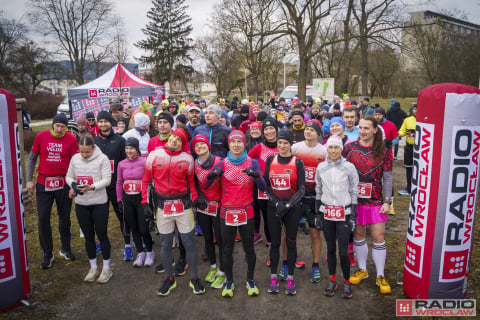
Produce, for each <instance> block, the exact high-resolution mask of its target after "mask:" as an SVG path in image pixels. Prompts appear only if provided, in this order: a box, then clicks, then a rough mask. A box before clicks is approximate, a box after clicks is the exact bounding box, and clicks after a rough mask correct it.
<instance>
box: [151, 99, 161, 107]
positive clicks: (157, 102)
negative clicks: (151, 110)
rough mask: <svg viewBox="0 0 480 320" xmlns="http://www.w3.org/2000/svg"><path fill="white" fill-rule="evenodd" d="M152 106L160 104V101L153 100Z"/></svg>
mask: <svg viewBox="0 0 480 320" xmlns="http://www.w3.org/2000/svg"><path fill="white" fill-rule="evenodd" d="M152 104H153V105H154V106H156V105H157V104H160V101H158V100H153V103H152Z"/></svg>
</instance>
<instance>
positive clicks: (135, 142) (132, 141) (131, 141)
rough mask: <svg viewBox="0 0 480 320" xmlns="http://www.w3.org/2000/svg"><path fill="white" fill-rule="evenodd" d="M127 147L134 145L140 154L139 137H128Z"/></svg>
mask: <svg viewBox="0 0 480 320" xmlns="http://www.w3.org/2000/svg"><path fill="white" fill-rule="evenodd" d="M125 147H134V148H135V149H137V153H138V155H140V154H141V153H140V142H139V141H138V139H137V138H134V137H130V138H128V139H127V141H125Z"/></svg>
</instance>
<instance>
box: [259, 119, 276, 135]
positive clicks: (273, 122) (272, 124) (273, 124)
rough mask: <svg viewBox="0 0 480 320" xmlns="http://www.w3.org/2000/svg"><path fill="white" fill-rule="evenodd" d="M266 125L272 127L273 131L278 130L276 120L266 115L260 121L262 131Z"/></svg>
mask: <svg viewBox="0 0 480 320" xmlns="http://www.w3.org/2000/svg"><path fill="white" fill-rule="evenodd" d="M266 127H274V128H275V131H276V132H278V124H277V121H276V120H275V119H274V118H272V117H266V118H265V120H263V122H262V131H265V128H266Z"/></svg>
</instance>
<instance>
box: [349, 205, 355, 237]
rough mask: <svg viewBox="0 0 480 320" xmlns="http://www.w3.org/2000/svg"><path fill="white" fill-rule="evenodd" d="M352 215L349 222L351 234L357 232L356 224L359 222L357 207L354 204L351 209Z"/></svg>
mask: <svg viewBox="0 0 480 320" xmlns="http://www.w3.org/2000/svg"><path fill="white" fill-rule="evenodd" d="M350 210H351V213H350V220H349V221H348V227H349V229H350V231H351V232H354V231H355V227H356V225H357V224H356V222H357V205H356V204H352V207H351V208H350Z"/></svg>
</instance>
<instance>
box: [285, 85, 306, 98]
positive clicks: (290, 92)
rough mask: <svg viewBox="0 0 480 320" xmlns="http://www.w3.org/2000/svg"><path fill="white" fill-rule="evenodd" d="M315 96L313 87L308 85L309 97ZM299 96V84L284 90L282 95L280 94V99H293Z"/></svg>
mask: <svg viewBox="0 0 480 320" xmlns="http://www.w3.org/2000/svg"><path fill="white" fill-rule="evenodd" d="M312 94H313V86H312V85H307V97H308V96H310V97H311V96H312ZM296 95H298V85H297V84H290V85H288V86H286V87H285V89H283V91H282V93H280V97H283V98H285V100H288V99H290V100H291V99H293V98H295V96H296Z"/></svg>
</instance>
